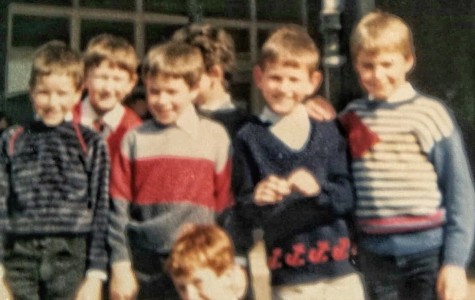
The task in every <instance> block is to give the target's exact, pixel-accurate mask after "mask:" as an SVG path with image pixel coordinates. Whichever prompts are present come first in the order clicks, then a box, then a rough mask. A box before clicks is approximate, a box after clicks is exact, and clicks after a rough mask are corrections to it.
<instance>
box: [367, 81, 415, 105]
mask: <svg viewBox="0 0 475 300" xmlns="http://www.w3.org/2000/svg"><path fill="white" fill-rule="evenodd" d="M415 96H416V90H414V88H413V87H412V85H411V84H410V83H409V82H406V83H404V84H403V85H401V86H400V87H399V88H397V89H396V90H395V91H394V93H392V95H391V96H389V97H388V98H387V99H385V100H384V101H385V102H388V103H397V102H402V101H406V100H409V99H411V98H414V97H415ZM368 98H369V99H370V100H375V97H374V96H373V95H368Z"/></svg>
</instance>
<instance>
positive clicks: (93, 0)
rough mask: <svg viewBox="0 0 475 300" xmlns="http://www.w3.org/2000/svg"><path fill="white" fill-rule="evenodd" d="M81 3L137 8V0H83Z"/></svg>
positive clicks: (120, 8) (127, 8) (128, 8)
mask: <svg viewBox="0 0 475 300" xmlns="http://www.w3.org/2000/svg"><path fill="white" fill-rule="evenodd" d="M80 5H81V6H84V7H88V8H107V9H118V10H135V1H131V0H81V2H80Z"/></svg>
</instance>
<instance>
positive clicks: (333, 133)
mask: <svg viewBox="0 0 475 300" xmlns="http://www.w3.org/2000/svg"><path fill="white" fill-rule="evenodd" d="M318 61H319V53H318V49H317V47H316V45H315V43H314V42H313V40H312V39H311V38H310V36H309V35H308V34H307V33H306V31H305V30H304V29H302V28H300V27H298V26H296V25H295V26H294V25H289V26H284V27H281V28H279V29H277V30H276V31H275V32H274V33H272V34H271V35H270V36H269V38H268V39H267V40H266V42H265V43H264V45H263V47H262V51H261V56H260V59H259V62H258V64H257V65H256V66H255V68H254V71H253V75H254V80H255V83H256V85H257V87H258V88H259V89H260V90H261V92H262V95H263V97H264V100H265V102H266V106H265V108H264V110H263V112H262V113H261V115H260V116H259V118H256V120H254V121H253V122H251V123H248V124H247V125H245V126H244V127H243V128H242V129H241V130H240V131H239V132H238V134H237V137H236V140H235V153H234V156H233V190H234V193H235V194H234V195H235V197H236V208H235V209H236V211H237V214H238V216H239V217H240V218H242V219H243V220H244V221H245V222H248V223H250V224H252V225H253V226H262V228H263V231H264V241H265V244H266V252H267V262H268V266H269V269H270V272H271V284H272V294H273V299H307V300H308V299H363V297H364V294H363V288H362V284H361V280H360V278H359V276H358V275H356V273H355V271H354V269H353V267H352V265H351V264H350V262H349V259H348V258H349V251H350V239H349V232H348V228H347V225H346V222H345V218H346V216H347V214H348V213H349V212H351V210H352V208H353V194H352V188H351V183H350V175H349V170H348V164H347V151H346V150H347V148H346V143H345V140H344V138H343V137H342V136H341V135H340V134H339V130H338V128H337V126H336V125H335V122H316V121H313V120H311V119H310V118H309V116H308V115H307V112H306V109H305V107H304V106H303V104H302V101H303V100H304V99H305V98H306V97H307V96H308V95H310V94H312V93H313V92H314V91H315V89H316V88H317V87H318V86H319V84H320V82H321V74H320V73H319V72H318V71H316V68H317V66H318ZM325 295H326V296H325Z"/></svg>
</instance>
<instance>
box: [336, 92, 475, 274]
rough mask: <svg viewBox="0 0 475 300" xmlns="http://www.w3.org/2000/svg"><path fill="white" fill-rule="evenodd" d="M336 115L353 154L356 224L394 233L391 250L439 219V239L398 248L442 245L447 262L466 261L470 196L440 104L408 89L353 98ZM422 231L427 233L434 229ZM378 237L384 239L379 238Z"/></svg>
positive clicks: (462, 159) (459, 151)
mask: <svg viewBox="0 0 475 300" xmlns="http://www.w3.org/2000/svg"><path fill="white" fill-rule="evenodd" d="M411 89H412V87H410V89H409V91H411ZM340 121H341V123H342V125H343V127H345V128H346V130H347V134H348V139H349V145H350V149H351V153H352V156H353V163H352V169H353V176H354V182H355V187H356V193H357V205H356V216H357V224H358V227H359V229H360V230H361V231H362V232H363V233H365V234H369V235H375V234H378V235H386V234H389V235H394V237H395V238H397V237H400V238H401V240H399V241H398V242H396V243H395V244H388V247H387V248H392V249H393V250H392V251H391V252H394V253H393V254H396V253H398V252H399V249H398V245H399V244H401V245H402V244H405V245H408V244H407V241H409V239H411V236H412V235H410V234H407V233H411V232H412V233H416V232H423V231H426V230H429V229H434V228H440V227H441V226H442V225H444V224H445V226H444V233H443V237H442V236H440V235H442V233H441V234H439V236H440V241H438V242H435V241H428V240H426V241H424V243H420V241H419V242H417V241H413V242H414V243H415V244H417V245H414V247H412V246H406V248H407V247H409V248H412V250H411V249H406V250H404V249H403V250H402V251H406V252H407V251H413V250H414V249H415V250H414V251H423V250H427V249H424V247H425V248H427V247H430V246H429V245H435V244H438V245H442V244H444V245H445V246H444V252H445V253H444V260H445V261H448V262H450V263H455V264H458V265H463V264H465V262H466V261H467V259H468V256H469V249H470V245H471V242H472V240H473V230H474V229H473V227H474V225H473V223H474V218H473V211H474V203H475V196H474V191H473V185H472V181H471V175H470V171H469V169H468V162H467V159H466V156H465V154H464V151H463V145H462V142H461V139H460V134H459V131H458V129H457V128H456V127H455V125H454V124H455V123H454V121H453V120H452V117H451V116H450V115H449V113H448V112H447V110H446V108H445V107H444V106H442V105H441V103H440V102H439V101H436V100H434V99H431V98H428V97H426V96H423V95H420V94H418V93H416V92H415V91H414V90H412V94H411V96H410V97H409V98H406V99H401V100H400V101H394V102H385V101H371V100H368V99H359V100H356V101H354V102H352V103H350V105H348V107H347V108H346V109H345V111H344V112H343V114H342V116H341V117H340ZM399 233H401V234H404V235H398V234H399ZM427 234H428V235H427V238H433V235H434V234H435V233H434V232H430V231H427ZM414 236H415V235H414ZM421 237H422V236H421V235H418V239H419V240H420V238H421ZM402 239H406V242H403V241H402ZM378 241H379V242H376V240H375V241H374V242H375V243H376V244H380V245H383V244H384V243H383V242H382V241H383V240H382V237H378ZM393 242H394V241H393ZM375 243H373V244H374V246H376V244H375ZM388 243H389V241H388ZM390 245H392V246H390ZM399 253H400V254H402V253H401V252H399ZM385 254H390V253H385Z"/></svg>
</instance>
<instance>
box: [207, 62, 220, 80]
mask: <svg viewBox="0 0 475 300" xmlns="http://www.w3.org/2000/svg"><path fill="white" fill-rule="evenodd" d="M207 73H208V76H210V77H212V78H216V79H218V80H219V81H221V80H223V78H224V72H223V68H222V67H221V66H220V65H217V64H216V65H213V66H212V67H211V68H210V69H209V70H208V72H207Z"/></svg>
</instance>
